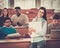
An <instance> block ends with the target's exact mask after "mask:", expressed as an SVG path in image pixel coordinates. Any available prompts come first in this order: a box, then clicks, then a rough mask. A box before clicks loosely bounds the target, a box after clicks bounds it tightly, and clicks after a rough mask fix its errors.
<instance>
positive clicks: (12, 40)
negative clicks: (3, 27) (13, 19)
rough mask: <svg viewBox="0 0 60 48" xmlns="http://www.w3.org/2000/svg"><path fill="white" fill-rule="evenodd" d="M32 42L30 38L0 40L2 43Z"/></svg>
mask: <svg viewBox="0 0 60 48" xmlns="http://www.w3.org/2000/svg"><path fill="white" fill-rule="evenodd" d="M13 42H30V38H21V39H6V40H0V43H13Z"/></svg>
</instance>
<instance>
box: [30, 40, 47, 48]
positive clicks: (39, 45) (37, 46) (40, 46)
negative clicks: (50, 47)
mask: <svg viewBox="0 0 60 48" xmlns="http://www.w3.org/2000/svg"><path fill="white" fill-rule="evenodd" d="M30 48H46V41H45V40H43V41H40V42H36V43H31V46H30Z"/></svg>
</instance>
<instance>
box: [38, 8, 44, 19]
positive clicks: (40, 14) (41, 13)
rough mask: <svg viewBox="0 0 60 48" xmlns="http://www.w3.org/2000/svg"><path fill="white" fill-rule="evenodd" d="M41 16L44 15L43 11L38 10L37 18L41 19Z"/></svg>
mask: <svg viewBox="0 0 60 48" xmlns="http://www.w3.org/2000/svg"><path fill="white" fill-rule="evenodd" d="M43 15H44V10H43V9H39V11H38V18H41V17H42V16H43Z"/></svg>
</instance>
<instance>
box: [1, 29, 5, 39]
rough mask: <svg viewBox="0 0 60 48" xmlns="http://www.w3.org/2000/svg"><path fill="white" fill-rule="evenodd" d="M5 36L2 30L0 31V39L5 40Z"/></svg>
mask: <svg viewBox="0 0 60 48" xmlns="http://www.w3.org/2000/svg"><path fill="white" fill-rule="evenodd" d="M5 36H6V34H4V32H3V30H2V29H0V39H5Z"/></svg>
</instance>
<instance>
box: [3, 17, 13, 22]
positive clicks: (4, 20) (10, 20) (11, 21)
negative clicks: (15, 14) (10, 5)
mask: <svg viewBox="0 0 60 48" xmlns="http://www.w3.org/2000/svg"><path fill="white" fill-rule="evenodd" d="M6 20H10V21H11V19H10V18H5V19H4V22H3V23H5V21H6ZM11 22H12V21H11Z"/></svg>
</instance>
